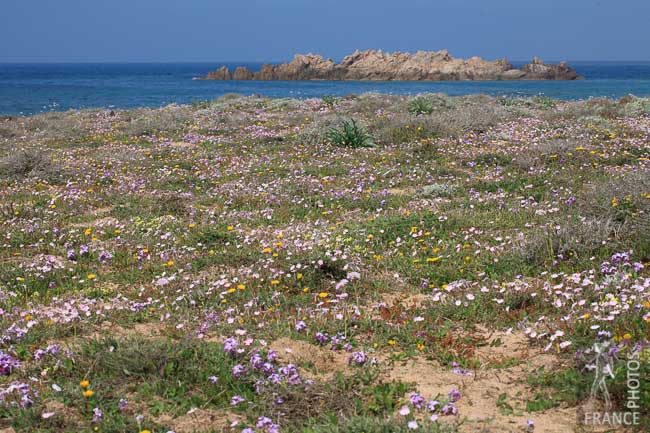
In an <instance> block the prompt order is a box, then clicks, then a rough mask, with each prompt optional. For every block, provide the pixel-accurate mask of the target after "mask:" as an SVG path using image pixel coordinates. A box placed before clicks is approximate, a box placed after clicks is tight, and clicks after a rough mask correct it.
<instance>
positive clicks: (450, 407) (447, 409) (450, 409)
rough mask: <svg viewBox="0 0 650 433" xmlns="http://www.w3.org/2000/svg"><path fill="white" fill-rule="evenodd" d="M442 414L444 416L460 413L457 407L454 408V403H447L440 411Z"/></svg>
mask: <svg viewBox="0 0 650 433" xmlns="http://www.w3.org/2000/svg"><path fill="white" fill-rule="evenodd" d="M440 413H441V414H443V415H456V414H457V413H458V409H457V408H456V406H454V404H453V403H447V404H446V405H444V406H443V407H442V409H440Z"/></svg>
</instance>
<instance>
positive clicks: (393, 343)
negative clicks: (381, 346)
mask: <svg viewBox="0 0 650 433" xmlns="http://www.w3.org/2000/svg"><path fill="white" fill-rule="evenodd" d="M388 344H389V345H391V346H394V345H395V344H397V341H395V340H392V339H391V340H388Z"/></svg>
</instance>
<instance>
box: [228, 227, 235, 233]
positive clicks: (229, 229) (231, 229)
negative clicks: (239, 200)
mask: <svg viewBox="0 0 650 433" xmlns="http://www.w3.org/2000/svg"><path fill="white" fill-rule="evenodd" d="M226 229H227V230H228V231H229V232H231V231H233V230H235V228H234V227H233V226H228V227H226Z"/></svg>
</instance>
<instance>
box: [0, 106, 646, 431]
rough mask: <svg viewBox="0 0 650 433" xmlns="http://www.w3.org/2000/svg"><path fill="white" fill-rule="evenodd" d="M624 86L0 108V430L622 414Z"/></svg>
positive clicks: (630, 311) (634, 316)
mask: <svg viewBox="0 0 650 433" xmlns="http://www.w3.org/2000/svg"><path fill="white" fill-rule="evenodd" d="M423 101H424V102H423ZM647 105H648V99H643V98H635V97H627V98H623V99H621V100H609V99H592V100H587V101H576V102H567V101H557V100H551V99H549V98H545V97H542V96H538V97H534V98H498V99H497V98H490V97H487V96H466V97H459V98H452V97H448V96H445V95H428V94H427V95H419V96H416V97H406V96H396V95H378V94H365V95H350V96H346V97H341V98H336V99H330V98H323V99H309V100H295V99H268V98H263V97H258V96H255V97H253V96H252V97H242V96H238V95H226V96H223V97H221V98H219V99H217V100H215V101H205V102H202V103H197V104H194V105H192V106H176V105H171V106H168V107H164V108H160V109H137V110H114V111H109V110H89V111H70V112H65V113H47V114H42V115H37V116H31V117H20V116H19V117H6V118H2V119H0V239H1V240H0V244H1V248H0V430H2V429H9V428H12V429H14V430H15V431H16V432H17V433H22V432H34V431H38V432H44V433H63V432H95V431H98V432H121V433H138V432H147V431H148V432H151V433H161V432H162V433H165V432H169V431H174V432H176V433H189V432H222V431H227V432H236V433H242V432H243V433H253V432H255V433H275V432H278V431H280V432H308V433H317V432H322V433H337V432H340V433H352V432H368V433H369V432H378V433H381V432H406V431H424V432H431V433H433V432H445V433H447V432H449V433H450V432H475V431H521V432H525V431H532V430H533V429H534V430H535V431H572V430H575V429H579V428H581V427H579V426H577V425H576V424H577V420H578V415H579V414H580V413H582V412H583V411H585V410H587V409H588V408H589V407H596V408H599V410H600V409H602V408H603V407H604V405H605V404H606V403H607V399H606V396H605V394H604V393H603V392H602V389H601V388H596V390H595V391H594V392H593V393H592V389H593V388H592V386H593V384H594V383H596V384H598V383H600V382H598V381H597V379H600V378H604V380H605V382H604V383H605V385H606V387H607V390H608V392H609V398H610V402H611V404H612V410H616V411H629V410H631V409H630V406H629V405H628V398H629V396H628V386H629V384H628V377H630V375H637V376H638V377H639V382H640V384H639V387H638V391H639V393H638V396H639V406H640V408H639V409H638V410H639V413H640V417H641V419H642V420H646V421H644V422H646V424H645V425H640V426H635V427H634V428H636V429H637V430H639V431H648V430H649V429H650V426H648V425H647V420H648V419H649V417H648V415H649V413H648V408H650V390H649V388H648V386H649V384H650V367H649V366H648V365H649V364H648V361H649V360H650V348H649V345H648V336H649V331H650V264H649V263H648V262H650V237H649V236H650V235H649V233H650V227H649V226H648V221H650V217H649V215H648V213H649V212H650V180H649V179H650V175H649V174H650V147H649V146H648V131H650V117H649V116H648V111H647V110H646V108H644V107H646V106H647ZM414 107H416V108H417V110H414ZM429 108H431V110H430V111H429ZM342 119H347V120H344V121H342ZM630 359H636V360H638V362H639V365H638V367H639V368H638V369H637V368H635V367H636V365H635V364H634V363H630V362H628V361H629V360H630ZM596 361H598V362H596ZM598 363H599V364H600V365H601V366H603V365H608V366H611V374H608V375H602V374H600V373H602V369H601V370H600V373H598V374H597V371H596V365H597V364H598ZM585 428H586V427H585ZM620 429H621V428H620V426H611V430H612V431H618V430H620ZM9 431H11V430H9Z"/></svg>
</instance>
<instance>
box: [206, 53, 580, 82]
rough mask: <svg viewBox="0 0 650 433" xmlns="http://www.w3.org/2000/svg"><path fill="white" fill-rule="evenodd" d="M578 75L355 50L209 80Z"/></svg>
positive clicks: (564, 68) (557, 67)
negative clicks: (340, 56)
mask: <svg viewBox="0 0 650 433" xmlns="http://www.w3.org/2000/svg"><path fill="white" fill-rule="evenodd" d="M580 78H582V77H580V76H579V75H578V74H577V73H576V71H575V70H574V69H573V68H571V67H570V66H569V65H567V64H566V62H561V63H559V64H546V63H544V62H543V61H542V60H541V59H539V58H537V57H535V58H534V59H533V61H532V62H531V63H529V64H527V65H524V66H522V67H521V68H515V67H514V66H512V64H511V63H510V62H509V61H508V60H506V59H501V60H494V61H489V60H483V59H481V58H480V57H471V58H469V59H456V58H453V57H451V55H449V52H448V51H447V50H442V51H418V52H416V53H414V54H409V53H400V52H396V53H384V52H383V51H381V50H378V51H375V50H367V51H358V50H357V51H355V52H354V53H353V54H351V55H349V56H346V57H345V58H344V59H343V60H342V61H341V62H340V63H336V62H334V61H333V60H332V59H327V60H325V59H324V58H323V57H322V56H319V55H315V54H296V56H295V57H294V59H293V60H292V61H291V62H289V63H282V64H278V65H272V64H265V65H263V66H262V68H261V69H260V70H259V71H256V72H253V71H251V70H249V69H248V68H245V67H243V66H239V67H238V68H237V69H235V71H234V72H231V71H230V70H229V69H228V68H227V67H225V66H222V67H221V68H219V69H217V70H216V71H212V72H210V73H208V75H206V76H205V77H202V79H206V80H287V81H294V80H374V81H456V80H576V79H580Z"/></svg>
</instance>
